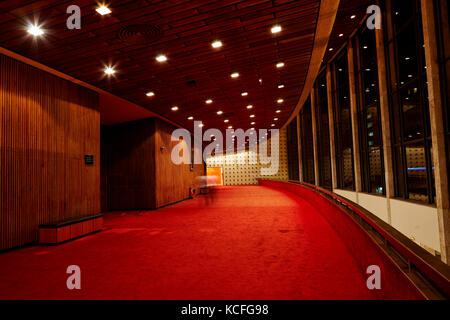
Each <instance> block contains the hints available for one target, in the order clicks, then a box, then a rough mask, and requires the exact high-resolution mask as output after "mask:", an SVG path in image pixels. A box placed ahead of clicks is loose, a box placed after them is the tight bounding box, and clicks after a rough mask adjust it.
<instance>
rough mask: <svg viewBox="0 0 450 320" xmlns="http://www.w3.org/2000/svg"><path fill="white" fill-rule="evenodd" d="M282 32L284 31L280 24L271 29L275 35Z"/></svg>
mask: <svg viewBox="0 0 450 320" xmlns="http://www.w3.org/2000/svg"><path fill="white" fill-rule="evenodd" d="M281 30H283V29H282V28H281V26H280V25H279V24H276V25H274V26H272V29H270V31H271V32H272V33H274V34H275V33H280V32H281Z"/></svg>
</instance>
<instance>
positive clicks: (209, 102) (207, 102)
mask: <svg viewBox="0 0 450 320" xmlns="http://www.w3.org/2000/svg"><path fill="white" fill-rule="evenodd" d="M205 103H206V104H211V103H213V100H212V99H208V100H206V101H205Z"/></svg>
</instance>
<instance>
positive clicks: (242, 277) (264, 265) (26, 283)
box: [0, 186, 373, 300]
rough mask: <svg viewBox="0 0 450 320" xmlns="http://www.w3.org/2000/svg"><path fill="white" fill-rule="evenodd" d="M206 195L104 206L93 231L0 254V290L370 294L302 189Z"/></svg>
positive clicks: (50, 295)
mask: <svg viewBox="0 0 450 320" xmlns="http://www.w3.org/2000/svg"><path fill="white" fill-rule="evenodd" d="M207 199H208V198H206V197H205V196H200V197H198V198H196V199H195V200H189V201H185V202H182V203H179V204H177V205H174V206H171V207H167V208H164V209H161V210H158V211H139V212H123V213H118V212H115V213H107V214H105V229H104V231H103V232H101V233H98V234H95V235H91V236H88V237H85V238H82V239H79V240H76V241H73V242H69V243H66V244H63V245H60V246H57V247H47V246H35V247H29V248H25V249H21V250H17V251H12V252H9V253H5V254H0V299H183V300H184V299H244V300H245V299H371V298H373V296H372V292H371V291H369V290H368V289H367V287H366V277H365V274H363V272H362V270H361V269H360V268H359V267H358V265H357V263H356V261H355V260H354V259H353V257H352V256H351V255H350V254H349V252H348V251H347V249H346V247H345V246H344V244H343V242H342V241H341V240H340V239H339V237H338V236H337V235H336V233H335V231H334V230H333V229H332V228H331V226H330V225H329V224H328V223H327V222H326V220H325V219H324V218H323V217H322V216H321V215H320V214H319V213H318V212H317V211H316V210H315V209H314V208H313V207H311V205H309V204H308V203H307V202H305V201H303V200H302V199H301V198H298V197H294V196H292V195H290V194H287V193H282V192H280V191H277V190H274V189H270V188H267V187H262V186H249V187H247V186H246V187H224V188H221V189H219V190H218V191H217V194H216V196H215V199H214V201H213V202H211V201H208V202H207V201H206V200H207ZM209 200H212V199H209ZM69 265H78V266H80V268H81V286H82V289H81V290H73V291H70V290H68V289H67V287H66V279H67V277H68V275H67V274H66V268H67V267H68V266H69Z"/></svg>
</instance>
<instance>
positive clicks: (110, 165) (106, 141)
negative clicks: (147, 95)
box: [101, 118, 156, 211]
mask: <svg viewBox="0 0 450 320" xmlns="http://www.w3.org/2000/svg"><path fill="white" fill-rule="evenodd" d="M154 136H155V120H154V119H153V118H150V119H144V120H138V121H133V122H128V123H124V124H119V125H114V126H103V127H102V142H101V143H102V190H103V191H102V194H103V201H102V203H103V207H102V209H103V210H104V211H105V210H134V209H149V208H155V203H156V200H155V160H154V159H155V141H154Z"/></svg>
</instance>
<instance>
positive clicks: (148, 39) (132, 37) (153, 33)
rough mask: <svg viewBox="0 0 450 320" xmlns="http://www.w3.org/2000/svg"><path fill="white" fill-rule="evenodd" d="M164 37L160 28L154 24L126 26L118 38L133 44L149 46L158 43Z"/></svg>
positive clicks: (120, 31)
mask: <svg viewBox="0 0 450 320" xmlns="http://www.w3.org/2000/svg"><path fill="white" fill-rule="evenodd" d="M162 36H163V30H162V28H161V27H160V26H155V25H152V24H135V25H132V26H126V27H123V28H122V29H120V30H119V32H117V38H118V39H119V40H121V41H123V42H126V43H131V44H149V43H153V42H156V41H158V40H159V39H161V38H162Z"/></svg>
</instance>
